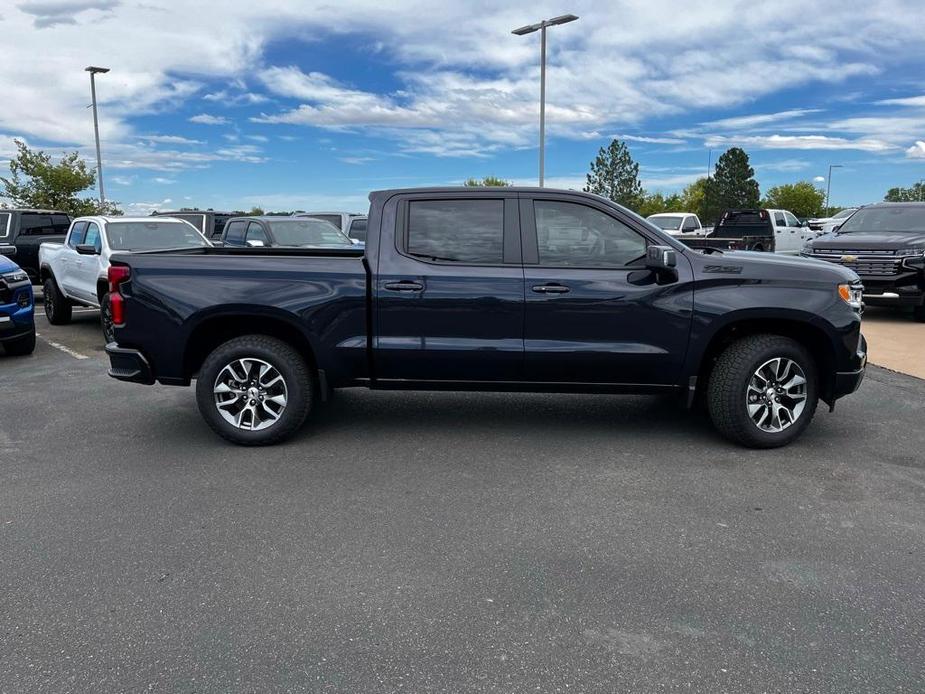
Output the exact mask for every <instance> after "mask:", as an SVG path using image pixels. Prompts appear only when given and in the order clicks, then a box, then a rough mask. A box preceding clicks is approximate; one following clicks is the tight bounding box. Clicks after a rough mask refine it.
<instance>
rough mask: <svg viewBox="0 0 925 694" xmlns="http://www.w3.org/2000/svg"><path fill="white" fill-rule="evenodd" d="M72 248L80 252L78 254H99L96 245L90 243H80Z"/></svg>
mask: <svg viewBox="0 0 925 694" xmlns="http://www.w3.org/2000/svg"><path fill="white" fill-rule="evenodd" d="M74 250H76V251H77V252H78V253H80V255H99V254H100V252H99V251H98V250H96V246H94V245H93V244H92V243H80V244H78V245H77V247H76V248H75V249H74Z"/></svg>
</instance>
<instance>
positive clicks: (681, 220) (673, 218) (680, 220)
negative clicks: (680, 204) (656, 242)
mask: <svg viewBox="0 0 925 694" xmlns="http://www.w3.org/2000/svg"><path fill="white" fill-rule="evenodd" d="M646 221H647V222H652V224H654V225H655V226H657V227H658V228H659V229H661V230H662V231H664V232H665V233H667V234H671V235H672V236H685V235H687V234H692V235H694V236H703V232H704V230H703V225H702V224H701V223H700V217H698V216H697V215H695V214H693V213H691V212H659V213H658V214H652V215H649V216H648V217H646Z"/></svg>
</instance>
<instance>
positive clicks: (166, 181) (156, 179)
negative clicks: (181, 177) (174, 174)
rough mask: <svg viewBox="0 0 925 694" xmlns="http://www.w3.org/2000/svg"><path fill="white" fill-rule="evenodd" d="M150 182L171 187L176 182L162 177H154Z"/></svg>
mask: <svg viewBox="0 0 925 694" xmlns="http://www.w3.org/2000/svg"><path fill="white" fill-rule="evenodd" d="M151 180H152V181H154V183H159V184H161V185H172V184H174V183H176V182H177V180H176V179H175V178H164V177H163V176H155V177H154V178H152V179H151Z"/></svg>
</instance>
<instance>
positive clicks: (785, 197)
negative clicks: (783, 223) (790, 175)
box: [761, 181, 825, 217]
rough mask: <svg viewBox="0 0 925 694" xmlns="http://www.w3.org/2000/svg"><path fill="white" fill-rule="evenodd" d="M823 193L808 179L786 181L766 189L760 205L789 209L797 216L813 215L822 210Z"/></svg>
mask: <svg viewBox="0 0 925 694" xmlns="http://www.w3.org/2000/svg"><path fill="white" fill-rule="evenodd" d="M824 202H825V193H823V192H822V191H821V190H819V189H818V188H816V186H814V185H813V184H812V183H810V182H809V181H799V182H798V183H786V184H784V185H781V186H774V187H773V188H771V189H770V190H768V192H767V194H766V196H765V199H764V200H763V201H762V203H761V206H762V207H772V208H777V209H781V210H790V211H791V212H793V214H795V215H796V216H797V217H813V216H815V215H818V214H819V213H820V212H821V211H822V205H823V203H824Z"/></svg>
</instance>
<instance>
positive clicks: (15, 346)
mask: <svg viewBox="0 0 925 694" xmlns="http://www.w3.org/2000/svg"><path fill="white" fill-rule="evenodd" d="M3 348H4V349H5V350H6V353H7V354H8V355H9V356H11V357H24V356H26V355H29V354H32V353H33V352H34V351H35V327H34V326H33V328H32V332H31V333H29V334H28V335H24V336H23V337H17V338H16V339H15V340H10V341H9V342H7V343H5V344H4V345H3Z"/></svg>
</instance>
